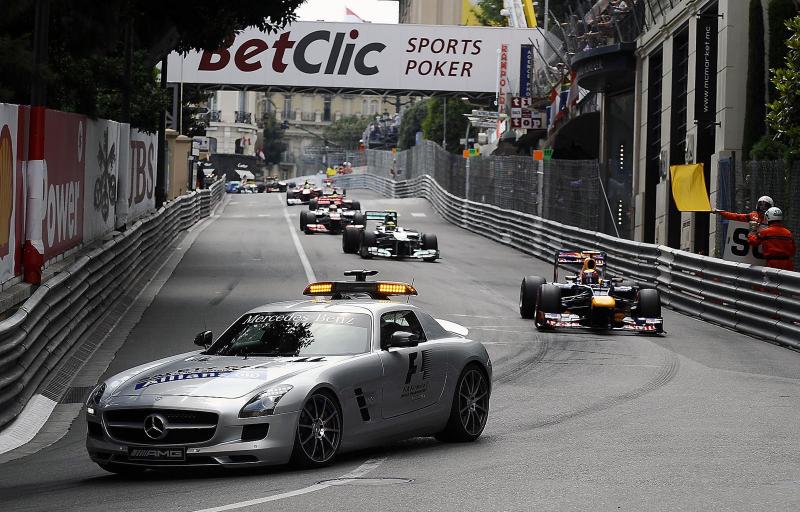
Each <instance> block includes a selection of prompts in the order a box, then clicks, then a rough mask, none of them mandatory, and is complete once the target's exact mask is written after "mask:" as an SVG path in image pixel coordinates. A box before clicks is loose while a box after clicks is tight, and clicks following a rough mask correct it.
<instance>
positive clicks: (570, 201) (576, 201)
mask: <svg viewBox="0 0 800 512" xmlns="http://www.w3.org/2000/svg"><path fill="white" fill-rule="evenodd" d="M366 153H367V168H368V170H369V172H370V173H372V174H376V175H378V176H383V177H385V178H394V179H398V180H412V179H414V178H418V177H421V176H426V175H427V176H430V177H432V178H433V179H434V180H436V182H437V183H439V185H440V186H441V187H442V188H443V189H444V190H447V191H448V192H450V193H452V194H454V195H455V196H458V197H462V198H463V197H466V196H467V186H468V188H469V191H468V195H469V197H468V198H467V199H470V200H472V201H476V202H480V203H485V204H491V205H494V206H498V207H500V208H504V209H509V210H516V211H519V212H524V213H530V214H534V215H539V216H541V217H545V218H547V219H550V220H555V221H559V222H565V223H568V224H571V225H574V226H579V227H581V228H584V229H591V230H595V231H606V230H610V232H612V233H613V232H614V231H613V226H612V225H611V221H610V219H611V217H610V215H609V212H608V206H606V203H605V200H604V199H602V194H601V189H600V179H599V175H600V174H599V173H600V169H599V165H598V163H597V161H596V160H544V161H535V160H533V159H532V158H530V157H525V156H478V157H473V158H470V159H469V161H467V159H466V158H463V157H462V156H461V155H454V154H451V153H449V152H447V151H445V150H443V149H442V148H441V147H440V146H439V145H438V144H436V143H434V142H432V141H429V140H423V141H422V142H421V143H420V144H418V145H416V146H414V147H413V148H411V149H409V150H407V151H400V152H397V153H396V154H392V153H391V152H389V151H377V150H369V151H367V152H366ZM467 166H469V177H467ZM540 198H541V199H540Z"/></svg>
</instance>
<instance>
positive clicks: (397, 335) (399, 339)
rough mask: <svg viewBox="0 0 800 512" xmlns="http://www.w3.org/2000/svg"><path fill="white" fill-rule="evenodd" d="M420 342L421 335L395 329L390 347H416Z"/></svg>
mask: <svg viewBox="0 0 800 512" xmlns="http://www.w3.org/2000/svg"><path fill="white" fill-rule="evenodd" d="M418 344H419V336H417V335H416V334H413V333H410V332H407V331H395V332H393V333H392V336H391V337H390V338H389V347H398V348H405V347H416V346H417V345H418Z"/></svg>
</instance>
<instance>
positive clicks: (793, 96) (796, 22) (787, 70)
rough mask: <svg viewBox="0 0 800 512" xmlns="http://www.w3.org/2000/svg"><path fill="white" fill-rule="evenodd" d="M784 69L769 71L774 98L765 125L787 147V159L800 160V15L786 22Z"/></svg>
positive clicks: (769, 106)
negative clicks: (786, 36)
mask: <svg viewBox="0 0 800 512" xmlns="http://www.w3.org/2000/svg"><path fill="white" fill-rule="evenodd" d="M786 27H787V29H788V32H789V34H790V36H789V38H788V39H787V40H786V42H785V43H784V44H785V47H786V60H785V67H782V68H778V69H774V70H772V85H773V86H774V87H775V91H776V94H775V99H774V100H773V101H772V102H770V104H769V105H768V110H769V112H768V114H767V123H768V124H769V126H770V128H771V129H772V130H773V131H774V133H775V134H776V135H777V138H778V140H780V141H781V142H783V143H784V144H786V145H787V146H788V148H789V149H788V157H789V159H791V160H797V159H798V157H800V88H798V87H797V84H798V83H800V16H796V17H794V18H791V19H790V20H788V21H787V22H786Z"/></svg>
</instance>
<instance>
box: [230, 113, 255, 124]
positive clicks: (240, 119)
mask: <svg viewBox="0 0 800 512" xmlns="http://www.w3.org/2000/svg"><path fill="white" fill-rule="evenodd" d="M234 119H235V121H234V122H236V123H240V124H253V113H252V112H240V111H238V110H237V111H235V112H234Z"/></svg>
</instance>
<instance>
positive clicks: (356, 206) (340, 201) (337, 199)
mask: <svg viewBox="0 0 800 512" xmlns="http://www.w3.org/2000/svg"><path fill="white" fill-rule="evenodd" d="M332 204H335V205H336V206H338V207H340V208H344V209H347V210H360V209H361V203H360V202H358V201H354V200H352V199H347V198H346V197H345V196H344V195H343V194H329V195H324V194H323V195H321V196H320V197H315V198H314V199H312V200H310V201H309V202H308V209H309V210H316V209H318V208H320V207H325V206H328V205H332Z"/></svg>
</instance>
